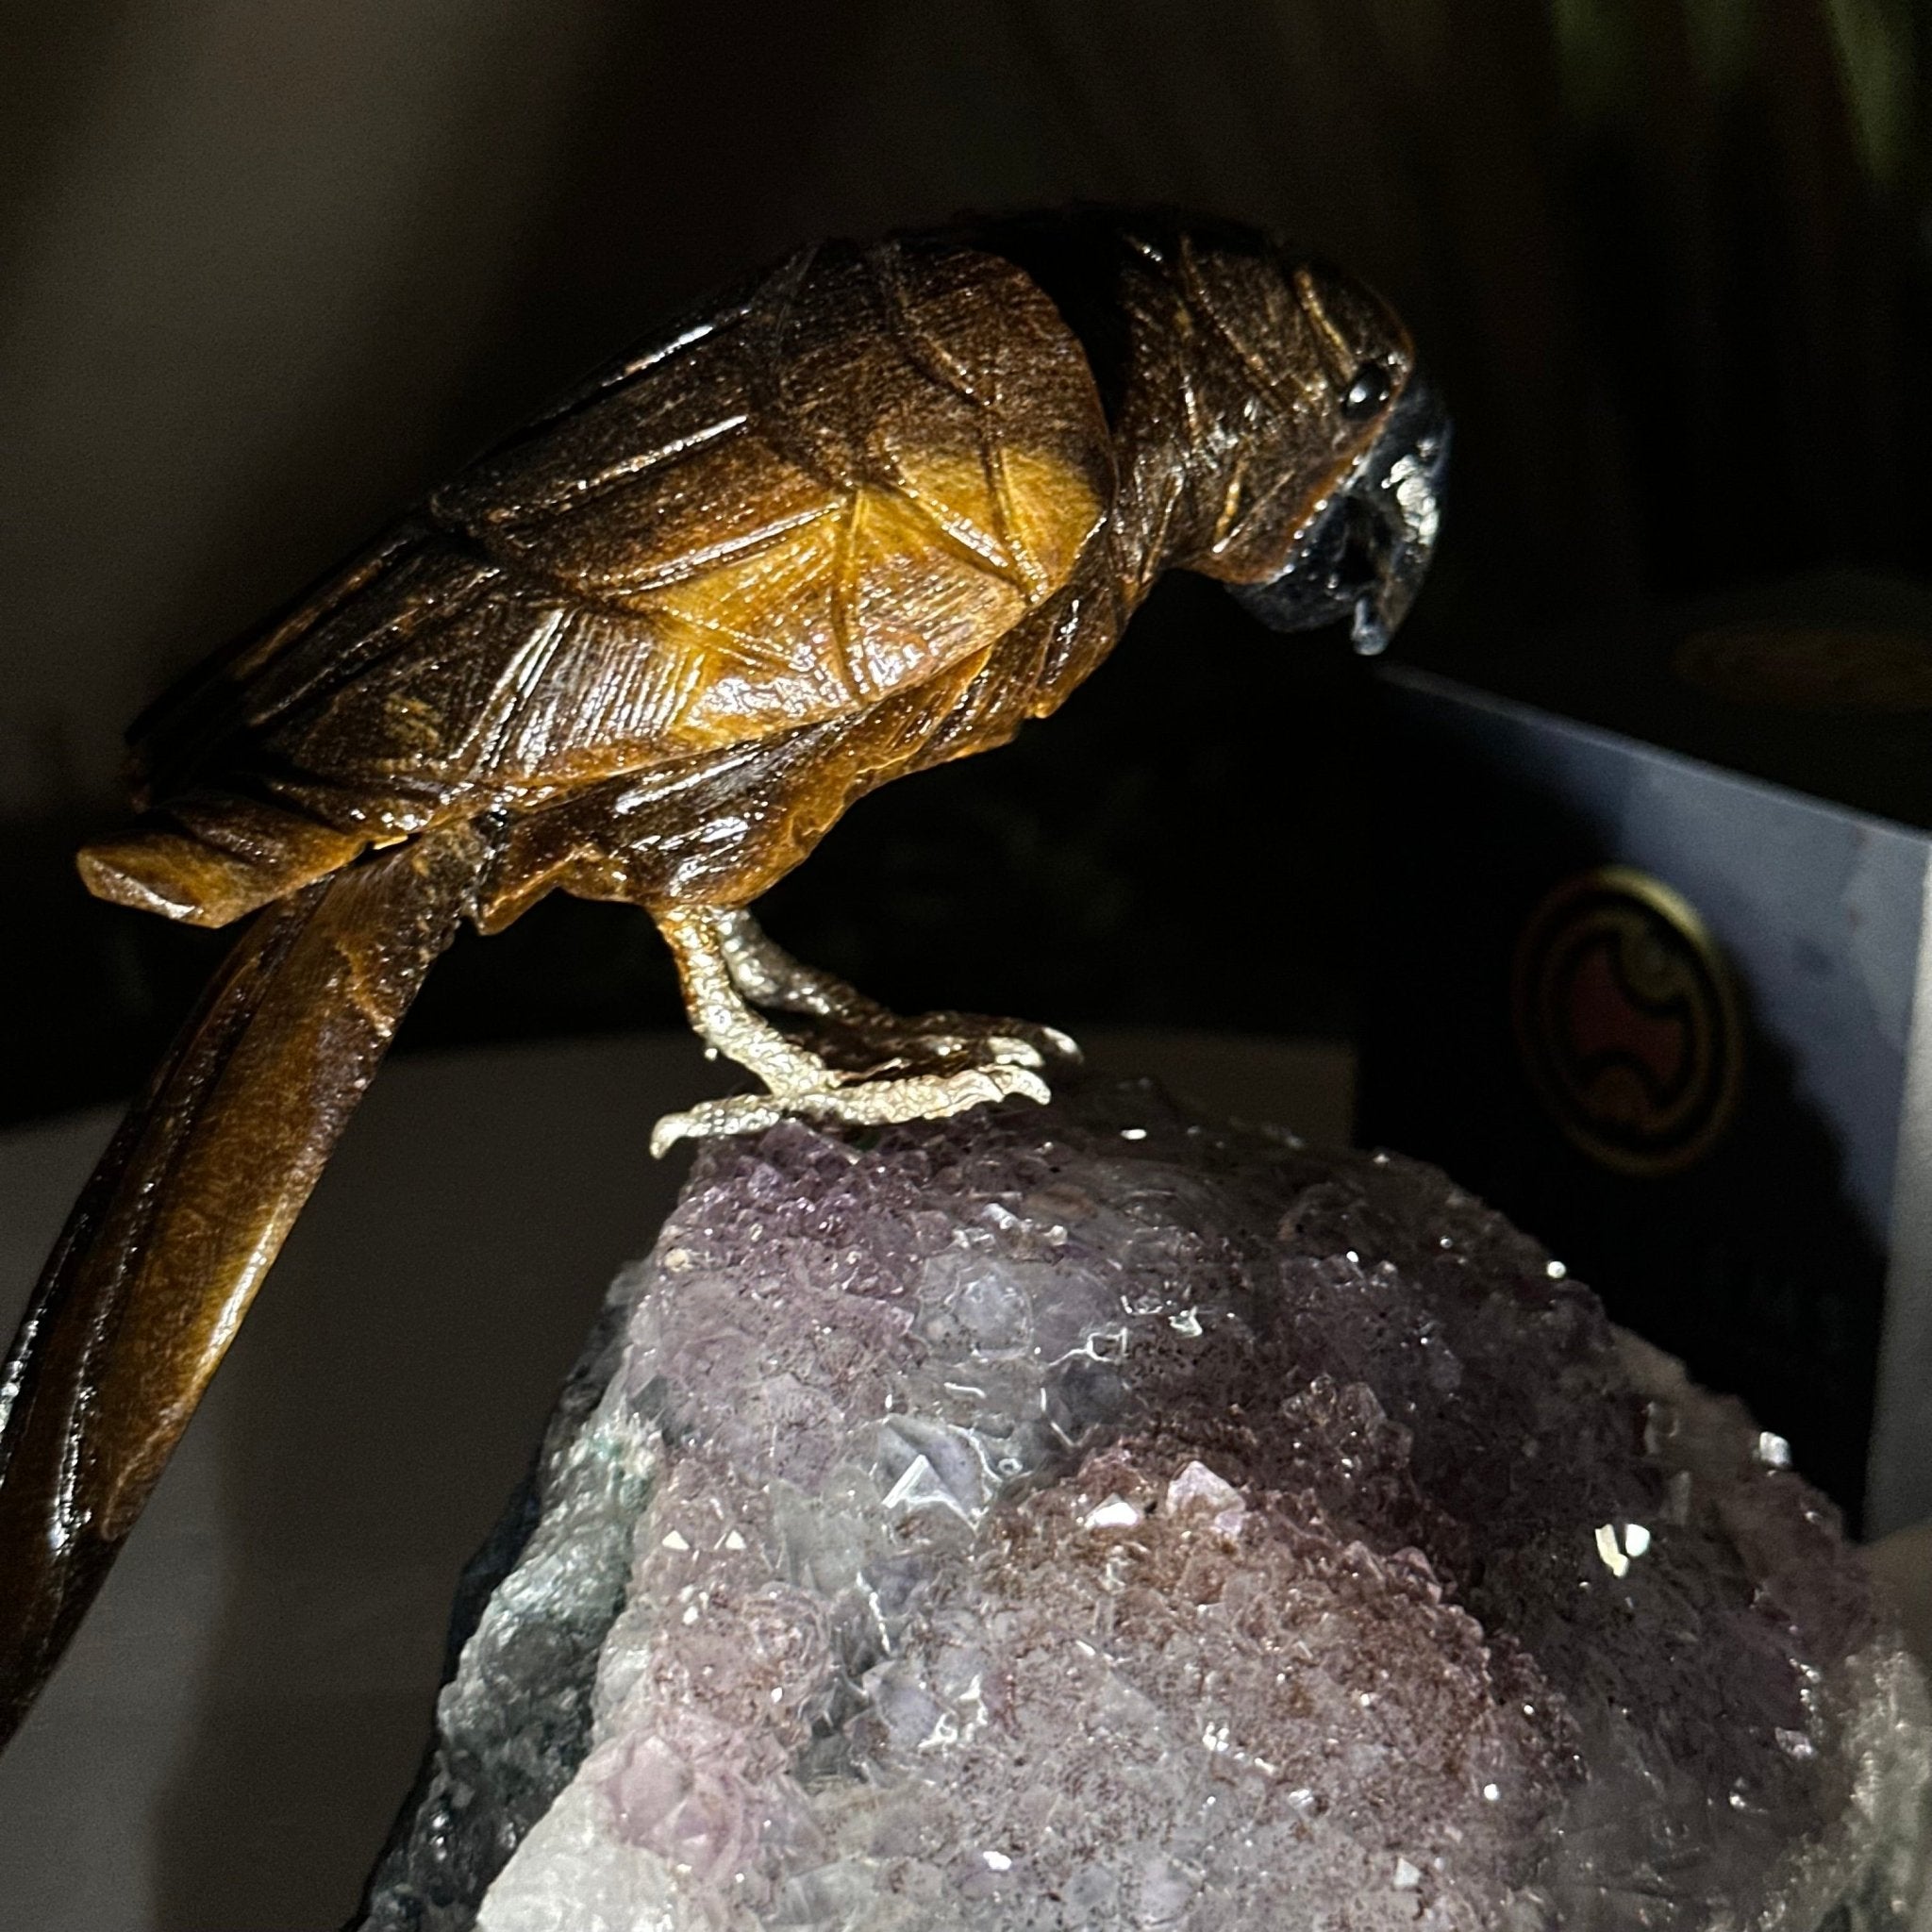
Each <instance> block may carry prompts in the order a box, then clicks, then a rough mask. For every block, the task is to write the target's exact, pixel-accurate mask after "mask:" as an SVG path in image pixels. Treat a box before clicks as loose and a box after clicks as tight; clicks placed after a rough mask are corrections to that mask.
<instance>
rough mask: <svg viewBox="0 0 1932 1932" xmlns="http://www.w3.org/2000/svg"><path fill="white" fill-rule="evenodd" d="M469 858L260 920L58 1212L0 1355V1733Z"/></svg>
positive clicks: (301, 1190) (291, 1212)
mask: <svg viewBox="0 0 1932 1932" xmlns="http://www.w3.org/2000/svg"><path fill="white" fill-rule="evenodd" d="M480 864H481V841H480V839H479V837H478V835H477V833H476V832H475V831H474V830H473V829H471V828H469V827H467V826H458V827H454V828H451V829H449V830H446V831H441V832H438V833H434V834H431V835H429V836H427V837H425V838H422V839H419V840H417V841H413V842H412V843H410V844H408V845H404V846H398V847H396V848H394V849H393V850H391V851H390V852H387V853H384V854H381V855H379V856H377V857H376V858H373V859H370V860H367V861H365V862H364V863H362V864H360V865H357V866H354V867H352V868H350V869H349V870H348V871H346V872H342V873H340V874H336V876H334V877H333V878H329V879H325V880H322V881H320V882H318V883H317V884H315V885H312V886H308V887H307V888H306V889H304V890H303V891H299V892H296V893H294V894H292V895H291V896H290V897H289V898H287V899H284V900H281V901H279V902H277V903H276V904H275V905H272V906H270V907H269V908H267V909H266V910H265V911H263V912H261V913H259V914H258V915H257V917H256V920H255V922H254V924H251V925H250V926H249V928H248V929H247V931H246V932H245V933H244V934H243V935H242V939H241V941H239V943H238V944H237V945H236V947H235V949H234V951H233V952H232V953H230V955H229V956H228V958H227V959H226V960H225V962H224V964H223V966H222V968H221V970H220V971H219V972H218V973H217V974H216V975H215V979H214V982H213V984H212V985H211V986H210V987H209V989H208V992H207V993H206V995H205V996H204V998H203V1000H202V1004H201V1006H200V1008H199V1009H198V1010H197V1011H196V1012H195V1014H194V1015H193V1017H192V1019H191V1020H190V1021H189V1022H188V1024H187V1025H186V1026H185V1027H184V1028H183V1029H182V1031H181V1034H180V1036H179V1038H178V1039H177V1040H176V1041H175V1044H174V1046H173V1048H172V1049H171V1051H170V1052H169V1054H168V1057H167V1058H166V1059H165V1060H163V1062H162V1063H161V1065H160V1067H159V1069H158V1071H157V1073H156V1074H155V1075H154V1077H153V1079H152V1081H151V1082H150V1084H149V1086H148V1090H147V1091H146V1093H145V1094H144V1095H143V1096H142V1098H141V1099H140V1100H139V1101H138V1102H137V1103H136V1104H135V1106H134V1108H133V1109H132V1110H131V1111H130V1112H129V1114H128V1117H127V1119H126V1121H125V1124H123V1125H122V1127H121V1130H120V1132H119V1133H118V1134H117V1135H116V1136H115V1137H114V1141H113V1143H112V1144H111V1145H110V1146H109V1147H108V1151H107V1153H106V1154H105V1155H104V1156H103V1157H102V1159H101V1163H100V1165H99V1167H97V1168H96V1169H95V1170H94V1174H93V1178H92V1180H91V1181H90V1182H89V1183H88V1186H87V1190H86V1191H85V1192H84V1193H83V1194H82V1195H81V1197H80V1200H79V1203H78V1204H77V1205H76V1207H75V1209H74V1212H73V1214H72V1215H71V1216H70V1218H69V1220H68V1223H67V1226H66V1229H65V1231H64V1232H63V1233H62V1234H61V1237H60V1240H59V1241H58V1244H57V1245H56V1247H55V1249H54V1253H53V1255H52V1257H50V1259H49V1260H48V1262H47V1267H46V1272H45V1274H43V1275H42V1278H41V1283H40V1287H39V1289H38V1291H36V1293H35V1295H34V1298H33V1301H32V1303H31V1304H30V1305H29V1307H28V1308H27V1312H26V1317H25V1321H24V1322H23V1323H22V1324H21V1329H20V1334H19V1336H18V1337H17V1339H16V1340H15V1341H14V1344H13V1348H12V1351H11V1353H10V1354H9V1355H8V1359H7V1365H6V1368H5V1370H4V1372H0V1745H4V1744H5V1742H6V1741H7V1740H8V1738H10V1737H11V1736H12V1735H13V1732H14V1731H15V1730H16V1729H17V1728H18V1726H19V1724H20V1722H21V1720H22V1719H23V1718H24V1717H25V1714H26V1711H27V1707H29V1705H30V1704H31V1703H32V1701H33V1699H34V1697H35V1695H36V1694H37V1693H38V1691H40V1688H41V1686H42V1684H43V1683H44V1682H45V1680H46V1678H47V1676H48V1675H49V1674H50V1673H51V1672H52V1671H53V1669H54V1666H55V1665H56V1664H57V1663H58V1661H59V1658H60V1654H61V1652H62V1651H63V1650H64V1649H65V1648H66V1645H67V1642H68V1640H69V1639H70V1638H71V1637H72V1636H73V1634H74V1631H75V1626H76V1625H77V1624H78V1623H79V1621H80V1619H81V1616H82V1614H83V1613H84V1612H85V1610H86V1609H87V1607H88V1605H89V1604H90V1603H91V1602H92V1598H93V1595H94V1592H95V1591H97V1590H98V1589H99V1588H100V1585H101V1583H102V1581H103V1579H104V1578H105V1576H106V1574H107V1572H108V1565H109V1564H110V1563H111V1562H112V1561H113V1559H114V1557H115V1556H116V1554H117V1553H118V1552H119V1550H120V1546H121V1543H122V1541H123V1539H125V1536H126V1535H127V1532H128V1530H129V1529H131V1528H132V1527H133V1525H134V1522H135V1519H136V1518H137V1517H138V1516H139V1515H140V1514H141V1510H142V1506H143V1505H144V1504H145V1503H146V1501H147V1497H148V1493H149V1491H151V1490H152V1489H153V1488H154V1485H155V1482H156V1480H157V1478H158V1476H159V1475H160V1473H161V1470H162V1468H163V1466H164V1465H165V1464H166V1462H167V1459H168V1457H169V1456H170V1454H171V1453H172V1452H173V1450H174V1447H175V1442H176V1441H177V1440H178V1439H179V1437H180V1434H181V1431H182V1430H183V1429H184V1428H185V1427H186V1426H187V1424H188V1419H189V1417H190V1416H192V1414H193V1413H194V1408H195V1405H196V1404H197V1403H198V1402H199V1401H200V1400H201V1397H202V1392H203V1391H204V1390H206V1388H207V1387H208V1378H209V1377H210V1376H211V1375H212V1374H213V1373H214V1371H215V1367H216V1364H217V1363H219V1362H220V1360H221V1358H222V1356H223V1355H224V1353H225V1351H226V1349H227V1346H228V1343H229V1342H230V1341H233V1340H234V1337H235V1331H236V1330H237V1329H238V1328H239V1327H240V1326H241V1324H242V1316H243V1315H244V1314H246V1313H247V1310H248V1305H249V1303H250V1301H251V1300H252V1299H253V1298H254V1295H255V1291H256V1290H257V1289H258V1287H259V1286H260V1285H261V1279H262V1276H263V1275H264V1274H266V1273H267V1272H268V1268H269V1264H270V1263H271V1262H272V1261H273V1260H274V1259H275V1254H276V1251H277V1250H278V1249H279V1248H280V1246H281V1244H282V1241H283V1239H284V1237H285V1236H286V1235H287V1234H288V1231H289V1229H290V1227H291V1224H293V1222H294V1219H295V1216H296V1215H297V1214H298V1213H300V1211H301V1209H302V1206H303V1203H304V1202H305V1201H307V1200H308V1194H309V1191H310V1190H311V1189H312V1188H313V1187H314V1185H315V1183H316V1181H317V1179H318V1178H319V1177H320V1175H321V1174H322V1170H323V1167H324V1166H325V1163H326V1162H327V1160H328V1157H329V1154H330V1152H331V1151H332V1150H333V1148H334V1146H335V1143H336V1141H337V1139H338V1137H339V1136H340V1135H341V1131H342V1128H343V1127H344V1126H345V1125H346V1124H347V1123H348V1119H349V1115H350V1114H351V1113H352V1112H353V1111H354V1109H355V1106H356V1103H357V1101H358V1100H359V1099H360V1098H361V1095H362V1091H363V1089H364V1088H365V1087H367V1085H368V1084H369V1080H370V1077H371V1075H372V1074H374V1073H375V1068H376V1065H377V1063H378V1062H379V1061H380V1060H381V1058H382V1056H383V1052H384V1050H385V1049H386V1048H387V1047H388V1045H389V1043H390V1041H391V1038H392V1037H393V1035H394V1033H395V1029H396V1025H397V1023H398V1022H399V1021H400V1020H401V1019H402V1016H403V1014H404V1012H405V1011H406V1010H407V1009H408V1005H409V1002H410V1001H411V1000H412V999H413V998H414V997H415V994H416V991H417V989H418V988H419V987H420V986H421V985H422V983H423V978H424V975H425V973H426V972H427V971H428V969H429V966H430V964H431V962H432V961H433V960H434V959H435V958H436V957H437V955H438V954H439V953H441V951H442V950H443V948H444V947H446V946H447V945H448V944H449V942H450V941H451V940H452V939H453V938H454V937H455V934H456V929H457V924H458V919H459V918H460V916H461V914H462V912H463V911H464V909H465V908H466V906H467V904H468V902H469V899H470V897H471V894H472V892H473V891H474V888H475V881H476V877H477V873H478V870H479V867H480Z"/></svg>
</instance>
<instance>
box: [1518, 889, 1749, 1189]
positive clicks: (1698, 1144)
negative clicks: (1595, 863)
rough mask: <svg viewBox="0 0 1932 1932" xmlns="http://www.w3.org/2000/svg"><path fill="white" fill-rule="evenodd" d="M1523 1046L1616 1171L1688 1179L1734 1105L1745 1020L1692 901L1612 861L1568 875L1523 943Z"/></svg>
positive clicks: (1571, 1132)
mask: <svg viewBox="0 0 1932 1932" xmlns="http://www.w3.org/2000/svg"><path fill="white" fill-rule="evenodd" d="M1514 991H1515V998H1514V1002H1513V1005H1514V1009H1515V1017H1516V1041H1517V1045H1518V1047H1519V1049H1520V1050H1521V1052H1522V1055H1523V1065H1524V1072H1525V1073H1526V1074H1528V1076H1529V1082H1530V1085H1531V1086H1532V1087H1533V1088H1534V1089H1535V1090H1536V1091H1537V1094H1538V1096H1539V1098H1541V1101H1542V1103H1543V1105H1544V1107H1545V1108H1548V1109H1549V1112H1550V1114H1551V1116H1552V1118H1553V1119H1554V1120H1555V1121H1556V1123H1557V1125H1558V1126H1559V1127H1561V1128H1562V1130H1563V1132H1564V1134H1565V1135H1567V1136H1568V1138H1569V1139H1570V1141H1572V1142H1573V1143H1574V1145H1575V1146H1577V1147H1579V1148H1581V1149H1582V1151H1583V1152H1584V1153H1585V1154H1587V1155H1589V1156H1590V1157H1591V1159H1593V1160H1596V1161H1598V1162H1600V1163H1601V1164H1602V1165H1603V1166H1605V1167H1607V1168H1611V1169H1614V1170H1615V1171H1616V1172H1617V1173H1619V1174H1636V1175H1641V1176H1649V1175H1656V1174H1677V1173H1680V1172H1681V1171H1682V1170H1683V1169H1685V1168H1687V1167H1689V1166H1691V1163H1692V1162H1693V1161H1696V1160H1698V1159H1699V1158H1702V1157H1703V1156H1704V1155H1705V1154H1706V1153H1707V1152H1708V1150H1709V1149H1710V1148H1711V1146H1712V1145H1713V1144H1714V1143H1715V1142H1716V1141H1718V1140H1719V1139H1720V1138H1721V1136H1722V1135H1723V1134H1724V1129H1725V1128H1726V1127H1727V1126H1729V1124H1730V1122H1731V1116H1732V1114H1733V1113H1734V1112H1735V1111H1736V1109H1737V1103H1738V1082H1739V1074H1740V1071H1741V1068H1742V1062H1743V1028H1742V1025H1741V1024H1740V1020H1739V1014H1738V1001H1737V997H1736V994H1735V993H1734V992H1733V991H1732V987H1731V978H1730V973H1729V969H1728V968H1727V967H1726V965H1725V963H1724V956H1723V955H1722V954H1721V953H1720V952H1719V951H1718V947H1717V942H1716V941H1714V940H1713V939H1712V938H1711V936H1710V934H1709V933H1708V932H1707V930H1706V928H1705V924H1704V922H1703V921H1702V920H1701V919H1699V918H1698V916H1697V914H1696V912H1695V911H1694V910H1693V909H1692V908H1691V905H1690V903H1689V902H1688V901H1687V900H1686V899H1685V898H1684V897H1683V896H1682V895H1681V894H1680V893H1677V892H1674V891H1672V890H1671V889H1670V887H1668V886H1666V885H1664V884H1662V883H1661V882H1660V881H1658V880H1657V879H1654V878H1651V877H1649V876H1647V875H1646V874H1643V873H1641V872H1635V871H1632V870H1631V869H1630V868H1629V867H1627V866H1622V865H1608V866H1603V867H1600V868H1599V869H1598V870H1596V871H1594V872H1587V873H1582V874H1578V875H1577V876H1576V877H1575V878H1573V879H1568V880H1566V881H1565V882H1564V883H1563V884H1562V885H1560V886H1558V887H1557V890H1556V891H1554V892H1552V893H1551V894H1550V895H1549V897H1548V898H1546V899H1545V900H1544V901H1543V902H1542V904H1541V906H1539V907H1538V908H1536V910H1535V911H1534V912H1533V913H1531V914H1530V916H1529V920H1528V922H1527V924H1525V925H1524V928H1523V937H1522V939H1521V941H1519V942H1518V945H1517V948H1516V974H1515V989H1514Z"/></svg>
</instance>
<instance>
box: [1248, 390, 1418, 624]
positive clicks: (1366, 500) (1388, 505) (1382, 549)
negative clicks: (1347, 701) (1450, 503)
mask: <svg viewBox="0 0 1932 1932" xmlns="http://www.w3.org/2000/svg"><path fill="white" fill-rule="evenodd" d="M1448 464H1449V416H1448V412H1447V411H1446V410H1445V409H1444V408H1443V407H1442V400H1441V396H1439V395H1438V394H1437V393H1436V391H1435V390H1434V389H1433V388H1431V387H1430V385H1429V384H1428V383H1426V382H1425V381H1424V380H1423V378H1422V377H1421V376H1420V375H1415V376H1411V377H1410V379H1409V382H1408V385H1407V388H1406V389H1405V390H1404V391H1403V392H1402V395H1401V397H1400V399H1399V400H1398V401H1397V403H1396V405H1395V407H1394V408H1393V409H1391V411H1390V413H1389V420H1388V421H1387V422H1386V423H1385V424H1384V425H1382V432H1381V434H1380V435H1379V436H1377V437H1376V439H1375V441H1374V442H1373V443H1371V444H1370V445H1369V448H1368V450H1367V452H1366V453H1365V454H1364V456H1363V457H1362V458H1361V460H1360V462H1358V463H1357V466H1356V468H1355V469H1354V470H1353V471H1352V472H1351V473H1350V475H1349V476H1348V479H1347V481H1346V482H1345V483H1344V484H1343V485H1342V486H1341V489H1340V490H1338V491H1336V492H1335V494H1334V495H1333V496H1331V497H1330V498H1329V499H1328V501H1327V502H1326V503H1325V504H1324V505H1323V506H1322V507H1321V508H1319V509H1318V510H1317V511H1316V513H1315V515H1314V516H1313V517H1312V518H1311V519H1310V520H1309V522H1308V525H1307V528H1306V529H1305V530H1303V532H1302V534H1301V537H1300V540H1299V541H1297V542H1296V544H1295V547H1294V550H1293V553H1292V554H1291V557H1290V558H1289V563H1288V568H1287V569H1286V570H1284V571H1283V572H1282V573H1281V574H1280V575H1279V576H1276V577H1274V578H1271V579H1270V580H1269V581H1268V582H1267V583H1265V584H1230V585H1229V586H1228V589H1229V591H1232V593H1233V594H1234V597H1235V598H1236V600H1237V601H1238V602H1239V603H1240V604H1241V606H1242V607H1243V608H1245V609H1247V610H1249V611H1251V612H1253V614H1254V615H1255V616H1257V617H1258V618H1259V619H1260V620H1261V622H1262V623H1263V624H1265V625H1267V626H1268V627H1269V629H1270V630H1281V631H1291V630H1314V629H1317V628H1319V627H1320V626H1321V625H1325V624H1335V623H1338V622H1339V621H1340V620H1341V619H1342V618H1347V619H1348V620H1349V622H1350V625H1351V628H1352V630H1353V633H1354V637H1355V647H1356V649H1357V651H1360V652H1362V653H1364V654H1365V655H1373V654H1374V652H1377V651H1381V650H1385V649H1386V648H1387V647H1388V643H1389V640H1390V638H1391V636H1393V635H1394V632H1395V628H1396V626H1397V625H1399V624H1401V622H1402V620H1403V619H1404V618H1405V617H1407V615H1408V607H1409V606H1410V605H1411V604H1412V603H1414V602H1415V593H1416V592H1417V591H1419V590H1420V589H1421V588H1422V581H1423V577H1424V575H1425V574H1426V572H1427V570H1428V567H1429V558H1430V557H1431V556H1432V555H1433V554H1434V551H1435V547H1436V533H1437V530H1438V528H1439V527H1440V525H1441V516H1442V482H1443V476H1444V474H1445V472H1446V471H1447V469H1448Z"/></svg>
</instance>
